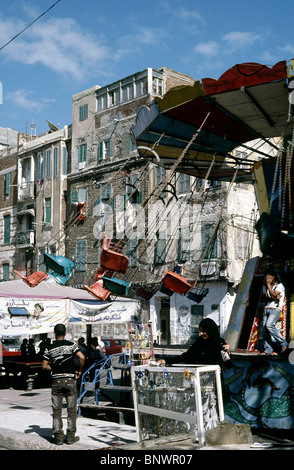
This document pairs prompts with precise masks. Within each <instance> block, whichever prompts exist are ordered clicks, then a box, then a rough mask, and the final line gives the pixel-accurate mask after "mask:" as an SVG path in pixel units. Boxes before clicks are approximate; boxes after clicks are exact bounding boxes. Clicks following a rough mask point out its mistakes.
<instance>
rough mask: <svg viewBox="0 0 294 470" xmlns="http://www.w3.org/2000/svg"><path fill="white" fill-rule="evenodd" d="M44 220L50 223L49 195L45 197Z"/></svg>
mask: <svg viewBox="0 0 294 470" xmlns="http://www.w3.org/2000/svg"><path fill="white" fill-rule="evenodd" d="M44 222H46V223H49V224H50V223H51V197H47V198H46V199H45V210H44Z"/></svg>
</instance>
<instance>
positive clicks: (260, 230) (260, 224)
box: [255, 212, 294, 259]
mask: <svg viewBox="0 0 294 470" xmlns="http://www.w3.org/2000/svg"><path fill="white" fill-rule="evenodd" d="M255 228H256V230H257V234H258V238H259V243H260V249H261V251H262V253H263V255H264V256H266V255H268V256H273V257H276V258H283V259H288V258H289V257H291V256H292V253H294V235H292V234H286V233H283V232H281V231H280V230H279V229H278V227H277V225H276V223H275V220H274V219H273V217H272V216H271V215H270V214H268V213H266V212H263V213H262V214H261V216H260V219H259V220H258V221H257V223H256V225H255Z"/></svg>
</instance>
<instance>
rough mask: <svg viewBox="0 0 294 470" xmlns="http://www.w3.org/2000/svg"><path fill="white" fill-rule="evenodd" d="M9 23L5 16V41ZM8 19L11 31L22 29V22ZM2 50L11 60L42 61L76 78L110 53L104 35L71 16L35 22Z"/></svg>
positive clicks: (98, 66)
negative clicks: (86, 31)
mask: <svg viewBox="0 0 294 470" xmlns="http://www.w3.org/2000/svg"><path fill="white" fill-rule="evenodd" d="M6 23H7V20H6V19H5V21H4V20H3V19H0V31H1V35H0V39H2V42H3V39H4V36H6V37H7V27H6ZM8 23H9V24H10V28H9V29H10V31H15V30H17V31H19V30H20V27H19V24H18V25H17V26H15V23H13V21H12V20H11V19H10V20H9V21H8ZM12 26H13V28H12ZM3 27H5V34H4V33H3V29H2V28H3ZM10 36H11V32H10ZM6 40H7V39H6ZM3 53H5V54H6V57H7V58H8V59H10V60H12V61H16V62H20V63H23V64H29V65H36V64H42V65H44V66H45V67H47V68H49V69H51V70H53V71H55V72H57V73H59V74H62V75H66V76H70V77H71V78H74V79H76V80H83V78H85V74H86V73H87V72H88V71H89V70H93V69H96V71H97V70H99V69H101V68H103V62H104V63H105V61H106V59H107V57H109V51H108V48H107V47H106V46H105V45H104V42H103V39H102V38H97V37H96V36H94V35H92V34H88V33H85V32H84V31H83V30H82V29H81V28H80V26H79V25H78V23H77V22H76V21H75V20H73V19H70V18H55V19H54V18H53V19H51V20H49V21H47V22H43V23H36V24H35V25H33V26H32V27H31V28H30V29H28V30H27V31H26V32H25V33H23V34H22V35H21V36H20V37H18V38H17V39H16V40H15V41H13V42H12V43H10V44H9V45H8V46H7V47H6V48H4V49H3Z"/></svg>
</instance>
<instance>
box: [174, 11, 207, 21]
mask: <svg viewBox="0 0 294 470" xmlns="http://www.w3.org/2000/svg"><path fill="white" fill-rule="evenodd" d="M179 16H180V18H181V19H183V20H193V21H194V20H196V21H201V22H203V18H202V15H201V14H200V13H199V12H198V11H197V10H186V9H184V8H181V10H180V12H179Z"/></svg>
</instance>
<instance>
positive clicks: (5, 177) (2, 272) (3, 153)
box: [0, 127, 19, 281]
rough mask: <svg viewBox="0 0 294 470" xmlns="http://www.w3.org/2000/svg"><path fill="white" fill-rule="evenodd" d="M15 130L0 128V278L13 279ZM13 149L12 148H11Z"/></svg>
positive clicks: (15, 169)
mask: <svg viewBox="0 0 294 470" xmlns="http://www.w3.org/2000/svg"><path fill="white" fill-rule="evenodd" d="M18 141H19V135H18V133H17V132H15V131H13V130H11V129H7V128H2V127H1V128H0V188H1V191H0V240H1V242H0V280H1V281H6V280H9V279H13V268H14V261H15V260H14V255H15V236H16V212H17V187H16V181H17V150H16V149H17V144H18ZM12 149H13V150H12Z"/></svg>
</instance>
